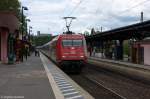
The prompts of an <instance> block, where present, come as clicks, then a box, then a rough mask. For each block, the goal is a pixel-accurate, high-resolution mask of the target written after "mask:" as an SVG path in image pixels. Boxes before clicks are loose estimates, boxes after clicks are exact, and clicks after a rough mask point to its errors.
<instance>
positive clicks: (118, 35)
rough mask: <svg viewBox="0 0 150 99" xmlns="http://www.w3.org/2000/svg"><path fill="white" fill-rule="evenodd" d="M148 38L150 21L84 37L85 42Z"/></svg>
mask: <svg viewBox="0 0 150 99" xmlns="http://www.w3.org/2000/svg"><path fill="white" fill-rule="evenodd" d="M145 37H150V20H148V21H144V22H140V23H136V24H132V25H128V26H124V27H120V28H116V29H112V30H109V31H105V32H97V33H96V34H94V35H90V36H87V37H86V40H87V41H93V40H103V41H106V40H127V39H131V38H134V39H140V40H142V39H144V38H145Z"/></svg>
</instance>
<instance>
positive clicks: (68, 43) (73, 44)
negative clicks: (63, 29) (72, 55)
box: [62, 40, 83, 46]
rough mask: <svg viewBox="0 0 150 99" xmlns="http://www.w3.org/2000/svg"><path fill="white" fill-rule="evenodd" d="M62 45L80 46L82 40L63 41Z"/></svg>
mask: <svg viewBox="0 0 150 99" xmlns="http://www.w3.org/2000/svg"><path fill="white" fill-rule="evenodd" d="M62 44H63V46H82V45H83V41H82V40H63V41H62Z"/></svg>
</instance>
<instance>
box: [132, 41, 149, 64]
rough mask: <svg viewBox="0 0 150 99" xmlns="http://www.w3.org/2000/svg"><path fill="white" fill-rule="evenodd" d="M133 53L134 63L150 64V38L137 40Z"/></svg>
mask: <svg viewBox="0 0 150 99" xmlns="http://www.w3.org/2000/svg"><path fill="white" fill-rule="evenodd" d="M131 53H132V55H131V56H132V62H133V63H137V64H144V65H150V39H145V40H142V41H137V42H135V43H134V44H133V46H132V51H131Z"/></svg>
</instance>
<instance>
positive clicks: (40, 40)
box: [33, 36, 54, 46]
mask: <svg viewBox="0 0 150 99" xmlns="http://www.w3.org/2000/svg"><path fill="white" fill-rule="evenodd" d="M53 38H54V37H53V36H51V37H50V36H34V37H33V44H34V45H35V46H41V45H44V44H46V43H48V42H49V41H51V40H52V39H53Z"/></svg>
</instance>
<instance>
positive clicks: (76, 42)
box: [73, 40, 83, 46]
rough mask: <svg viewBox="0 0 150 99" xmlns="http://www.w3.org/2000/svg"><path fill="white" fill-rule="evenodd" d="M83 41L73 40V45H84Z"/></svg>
mask: <svg viewBox="0 0 150 99" xmlns="http://www.w3.org/2000/svg"><path fill="white" fill-rule="evenodd" d="M82 45H83V42H82V40H73V46H82Z"/></svg>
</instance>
